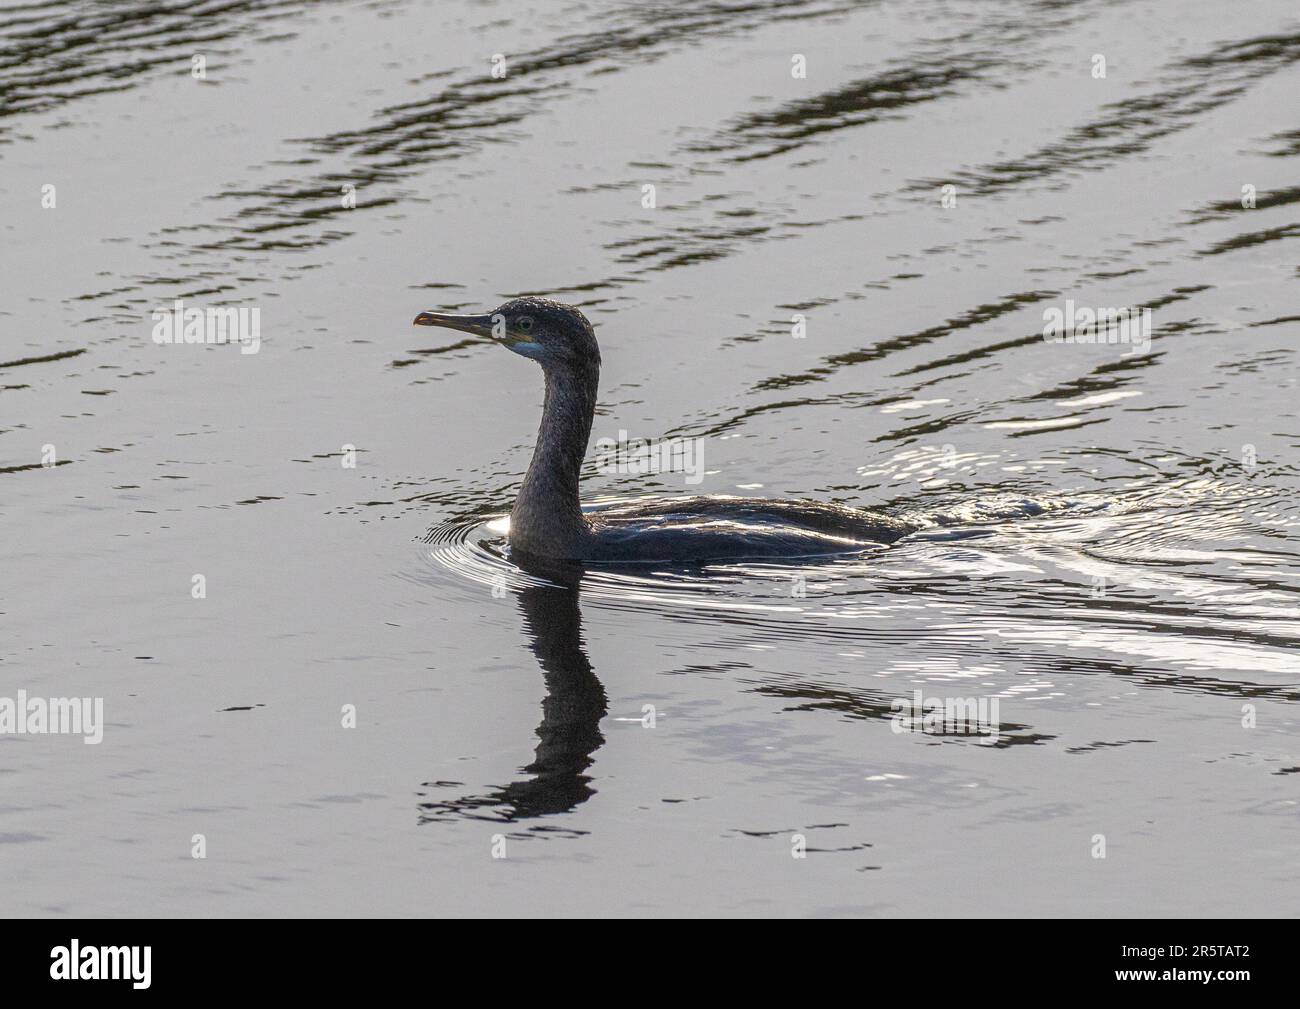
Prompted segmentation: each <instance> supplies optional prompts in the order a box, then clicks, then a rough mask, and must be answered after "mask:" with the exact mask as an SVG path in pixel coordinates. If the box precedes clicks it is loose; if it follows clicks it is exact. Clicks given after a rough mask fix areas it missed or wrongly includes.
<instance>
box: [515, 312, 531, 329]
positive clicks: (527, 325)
mask: <svg viewBox="0 0 1300 1009" xmlns="http://www.w3.org/2000/svg"><path fill="white" fill-rule="evenodd" d="M515 327H516V328H517V329H519V330H520V331H521V332H524V333H531V332H532V329H533V320H532V319H530V318H529V317H528V316H526V315H525V316H521V317H520V318H519V320H518V321H517V322H516V323H515Z"/></svg>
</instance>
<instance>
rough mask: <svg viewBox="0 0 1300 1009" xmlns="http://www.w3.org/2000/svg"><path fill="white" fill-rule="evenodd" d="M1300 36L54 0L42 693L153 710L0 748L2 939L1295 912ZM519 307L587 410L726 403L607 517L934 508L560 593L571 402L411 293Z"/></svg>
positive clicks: (33, 646)
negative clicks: (559, 346) (559, 417)
mask: <svg viewBox="0 0 1300 1009" xmlns="http://www.w3.org/2000/svg"><path fill="white" fill-rule="evenodd" d="M196 53H199V54H203V55H204V56H205V58H206V77H205V78H203V79H196V78H195V77H194V76H193V75H192V73H191V70H192V62H191V57H192V56H193V55H194V54H196ZM497 53H500V54H504V55H505V56H506V59H507V67H508V73H507V76H506V77H505V78H504V79H494V78H493V77H492V76H491V67H492V56H493V54H497ZM794 54H803V55H804V56H805V57H806V60H807V76H806V78H804V79H796V78H794V77H792V76H791V65H792V63H791V58H792V56H793V55H794ZM1098 54H1100V55H1104V57H1105V60H1106V75H1105V77H1104V78H1099V77H1094V76H1093V69H1094V65H1095V64H1094V56H1095V55H1098ZM1297 61H1300V22H1298V21H1297V19H1296V18H1295V16H1294V7H1293V5H1291V4H1285V3H1274V2H1266V3H1257V4H1252V5H1250V6H1249V8H1242V9H1241V10H1240V11H1233V12H1231V13H1230V16H1229V15H1228V14H1226V13H1225V11H1224V9H1223V5H1222V4H1219V3H1211V2H1205V3H1174V2H1172V0H1161V2H1148V3H1098V2H1083V3H1051V2H1038V3H1033V2H1024V0H1020V2H1015V3H1011V2H1007V3H999V2H990V3H982V4H971V3H960V2H941V3H936V2H922V3H841V2H809V3H799V2H787V3H764V2H757V3H754V2H746V3H705V4H699V3H677V4H660V5H643V4H634V3H599V2H597V3H555V4H541V3H539V4H534V5H531V6H527V7H524V6H520V5H516V4H506V3H464V2H462V3H450V2H438V3H433V2H415V0H411V2H403V0H393V2H381V3H373V2H372V3H355V2H333V3H308V4H304V3H291V2H262V3H259V2H242V3H241V2H230V3H220V2H207V3H177V2H171V3H163V2H158V3H147V2H138V3H127V2H98V3H22V4H13V3H7V4H6V5H5V6H4V7H3V8H2V9H0V201H2V202H0V207H2V209H3V224H0V228H3V243H4V250H5V256H4V292H5V297H4V300H3V304H0V523H2V525H0V528H2V529H3V548H4V549H3V557H2V559H0V571H2V572H3V575H2V576H0V696H4V697H13V696H14V695H15V693H16V692H17V691H18V690H20V689H21V690H25V691H27V693H28V694H30V695H37V696H46V697H54V696H97V697H102V698H103V699H104V711H105V719H106V722H107V725H106V727H105V729H104V740H103V742H102V743H101V744H100V745H98V746H85V745H82V743H81V742H80V741H79V740H78V739H76V738H75V737H72V738H70V737H67V736H38V735H7V736H0V744H2V745H0V864H3V866H4V869H5V874H6V879H7V880H8V885H6V887H5V888H4V896H3V897H2V898H0V912H3V913H5V914H9V915H32V914H41V915H44V914H112V913H135V914H163V915H188V914H204V915H237V914H253V915H269V914H316V913H332V914H401V915H415V914H435V915H436V914H509V915H534V914H604V915H641V914H645V915H667V914H684V915H697V914H720V915H753V914H771V915H800V916H803V915H858V914H865V915H911V914H922V915H944V914H962V915H966V914H994V915H1004V914H1030V915H1044V914H1052V915H1061V914H1069V915H1105V916H1121V915H1138V914H1157V915H1165V914H1169V915H1185V914H1214V915H1245V916H1254V915H1281V914H1290V913H1294V910H1295V907H1296V900H1297V898H1298V897H1300V885H1298V877H1300V870H1298V869H1297V868H1296V865H1297V862H1296V858H1295V854H1296V850H1297V848H1296V845H1297V840H1296V838H1297V836H1298V835H1297V826H1300V791H1298V788H1300V747H1298V746H1297V743H1296V730H1297V702H1298V701H1300V660H1298V659H1297V646H1298V645H1300V550H1298V549H1297V543H1296V530H1297V528H1298V527H1300V507H1298V506H1297V498H1296V493H1297V490H1298V489H1300V468H1298V466H1297V449H1300V419H1298V417H1297V403H1300V397H1298V395H1297V387H1296V377H1297V368H1296V365H1297V360H1296V351H1297V346H1300V308H1298V305H1297V297H1296V291H1297V285H1296V279H1297V272H1298V270H1297V265H1296V264H1297V260H1296V246H1295V245H1294V242H1295V239H1296V237H1297V236H1298V235H1300V223H1297V218H1296V205H1297V203H1298V202H1300V184H1298V180H1297V177H1296V163H1297V161H1296V158H1297V154H1300V121H1297V118H1296V102H1295V97H1296V94H1297V84H1298V83H1300V73H1297ZM47 184H50V185H54V186H56V191H57V203H56V206H55V207H53V208H45V207H43V206H42V187H43V186H46V185H47ZM646 185H653V186H655V187H656V206H655V207H654V208H647V207H644V206H643V205H642V196H643V189H642V187H643V186H646ZM945 185H952V186H954V187H955V190H954V191H952V192H953V193H954V195H955V198H956V203H955V206H948V207H945V206H944V205H943V202H942V200H941V194H942V189H941V187H943V186H945ZM345 186H352V187H355V194H356V206H355V208H349V207H346V206H344V200H343V199H342V196H341V194H342V192H343V187H345ZM1244 186H1253V187H1255V192H1256V199H1255V206H1254V207H1251V208H1246V207H1243V205H1242V202H1243V187H1244ZM520 293H545V294H549V295H551V296H554V297H557V298H560V299H562V300H567V301H571V302H574V303H576V304H579V305H581V306H582V307H583V309H584V311H586V312H587V314H588V315H589V317H590V318H591V319H592V320H593V322H595V324H596V326H597V329H598V332H599V335H600V339H601V343H602V351H603V357H604V378H603V382H602V395H601V405H600V408H599V412H598V416H597V418H596V425H595V432H594V436H595V437H596V438H602V437H609V438H617V437H618V434H619V432H620V431H627V432H628V435H629V437H633V438H674V437H676V438H693V439H700V441H699V442H698V443H696V444H698V445H699V446H701V451H702V452H703V459H704V464H705V465H704V469H705V471H706V472H705V475H704V477H703V480H702V482H701V483H699V484H697V485H687V484H686V483H685V481H684V479H683V475H682V474H680V473H662V474H658V475H646V474H634V473H605V472H601V471H600V470H599V469H598V468H597V467H596V466H595V465H594V464H591V465H590V466H589V471H588V474H587V477H586V480H585V483H584V496H585V497H586V498H588V499H590V500H592V501H597V500H600V499H609V498H628V497H635V496H638V495H642V494H651V493H653V494H674V493H683V492H690V493H700V492H703V493H730V494H741V495H747V494H759V495H766V496H773V497H807V498H815V499H820V500H835V501H840V502H843V503H846V504H855V505H862V506H866V507H875V508H884V509H888V510H891V511H894V512H897V513H900V514H903V515H905V516H909V517H913V518H917V519H918V520H920V521H922V522H925V523H927V524H928V528H927V529H926V530H925V531H923V532H922V533H920V534H918V535H916V536H914V537H910V538H908V539H906V540H904V541H902V542H901V543H899V544H897V545H895V546H894V547H891V548H889V549H888V550H881V551H876V552H872V553H869V554H866V555H861V556H856V557H851V558H844V559H841V560H838V561H834V562H825V563H816V564H811V563H810V564H803V565H789V566H784V567H782V566H772V565H767V566H763V565H730V566H723V567H718V568H715V569H710V570H706V571H690V570H655V569H653V568H650V569H646V570H638V571H631V572H628V571H624V572H617V571H599V572H592V573H589V574H588V575H587V576H586V577H585V578H583V579H581V580H580V581H579V582H577V583H576V584H572V583H571V584H569V585H568V586H567V587H565V586H561V587H555V586H553V585H551V584H549V583H548V579H547V578H546V577H545V573H543V574H542V575H541V576H539V574H538V573H537V572H529V571H523V570H521V569H519V568H518V566H516V565H515V564H513V563H511V561H510V560H509V558H508V557H506V556H503V555H502V553H501V551H500V549H499V538H500V530H499V528H494V527H492V526H491V525H490V523H491V522H492V520H493V519H494V518H495V517H497V516H499V515H501V514H502V513H504V512H505V511H507V510H508V508H509V505H510V502H511V500H512V498H513V494H514V492H515V490H516V489H517V487H518V484H519V480H520V477H521V474H522V472H523V470H524V468H525V466H526V465H527V461H528V458H529V453H530V451H531V446H532V437H533V433H534V430H535V425H536V415H537V412H538V408H539V404H540V397H541V389H540V383H539V381H538V376H537V374H536V372H535V370H534V369H533V368H532V366H531V365H530V364H529V363H528V362H525V361H522V360H520V359H518V358H513V357H510V356H509V355H506V354H504V353H502V352H501V351H500V350H499V349H497V348H494V347H491V346H485V345H483V344H481V343H478V342H474V341H471V340H460V339H458V338H456V336H455V334H449V333H443V332H440V331H436V330H416V329H412V328H411V327H410V320H411V317H412V316H413V315H414V314H415V313H416V312H417V311H419V310H421V309H441V310H455V309H457V308H460V307H465V308H466V310H470V309H476V310H477V309H485V308H490V307H492V306H493V305H495V304H496V303H497V302H499V301H501V300H503V299H504V298H505V297H507V296H511V295H516V294H520ZM177 298H181V299H185V300H186V302H187V303H188V304H194V305H199V306H212V305H222V304H226V305H232V306H246V307H247V306H252V307H257V308H259V309H260V311H261V341H262V342H261V348H260V351H259V352H258V353H256V354H242V353H240V350H239V349H238V348H234V347H231V346H220V345H214V346H201V345H159V344H156V343H154V342H153V340H152V339H151V328H152V325H153V323H152V320H151V317H150V313H151V312H152V311H153V310H154V309H155V308H158V307H160V306H168V305H170V304H171V303H172V301H173V300H174V299H177ZM1067 299H1070V300H1073V301H1074V302H1075V303H1076V304H1078V305H1085V306H1131V307H1134V308H1142V307H1146V308H1150V309H1151V313H1152V329H1151V339H1150V343H1149V346H1146V347H1143V348H1141V349H1140V350H1136V351H1135V349H1134V347H1133V346H1131V345H1127V346H1126V345H1116V344H1100V345H1098V344H1059V343H1049V342H1046V341H1044V339H1043V336H1042V331H1043V326H1044V310H1045V309H1051V308H1053V307H1057V306H1063V305H1064V304H1065V302H1066V300H1067ZM795 315H802V316H804V317H805V320H806V334H807V335H806V337H805V338H803V339H796V338H794V337H793V336H792V334H791V326H792V317H793V316H795ZM45 446H53V448H54V459H53V460H51V459H50V458H49V454H48V452H46V449H45ZM346 446H355V447H356V460H357V462H356V466H355V467H354V468H349V467H347V466H345V465H344V462H346V461H347V456H346V454H345V453H346V449H345V447H346ZM43 453H44V454H43ZM43 461H44V462H50V461H54V462H57V463H58V464H57V465H42V463H43ZM195 574H202V575H203V576H204V578H205V579H206V598H201V599H195V598H193V597H192V594H191V587H192V579H193V577H194V575H195ZM916 690H921V691H922V692H923V694H924V695H925V696H927V697H929V696H936V697H939V698H950V697H952V698H972V699H975V698H978V699H983V700H985V701H991V700H994V699H996V700H997V701H998V703H999V707H1000V712H1001V715H1000V721H1001V731H1000V734H999V736H998V738H997V741H996V743H994V744H993V745H990V744H989V740H988V738H987V737H980V736H979V735H969V734H959V733H942V732H941V733H933V732H931V733H897V732H895V731H893V728H894V726H893V725H892V723H891V715H892V710H891V704H892V703H893V702H894V701H895V700H897V699H902V698H910V697H911V696H912V695H913V691H916ZM346 705H354V706H355V709H356V721H357V725H356V727H355V728H343V727H342V726H341V721H342V715H341V711H342V710H343V708H344V706H346ZM647 712H652V713H653V721H654V725H653V728H651V727H648V722H649V715H648V714H647ZM1243 723H1245V724H1243ZM196 834H202V835H204V838H205V840H206V846H207V857H206V858H205V859H202V860H199V859H194V858H192V857H191V847H192V843H193V836H194V835H196ZM1098 835H1101V836H1103V837H1104V844H1105V857H1104V858H1099V857H1094V856H1095V855H1096V854H1097V853H1098V843H1099V842H1098V840H1097V838H1098ZM799 838H802V839H803V843H804V844H805V845H806V856H807V857H805V858H795V857H792V852H795V850H796V849H797V848H798V846H799ZM494 850H495V853H496V854H501V853H502V851H503V850H504V854H505V857H504V858H494V857H493V855H494Z"/></svg>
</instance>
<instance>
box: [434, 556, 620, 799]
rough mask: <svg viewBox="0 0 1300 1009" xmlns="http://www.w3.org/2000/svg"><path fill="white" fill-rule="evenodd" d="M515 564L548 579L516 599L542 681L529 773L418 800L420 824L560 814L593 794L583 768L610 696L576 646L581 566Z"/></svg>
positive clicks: (597, 737) (579, 632)
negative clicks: (468, 791) (491, 786)
mask: <svg viewBox="0 0 1300 1009" xmlns="http://www.w3.org/2000/svg"><path fill="white" fill-rule="evenodd" d="M514 560H515V561H516V562H518V561H519V560H520V558H518V557H516V558H514ZM520 566H521V567H523V568H524V570H526V571H528V572H529V573H530V574H535V575H540V576H542V577H544V578H546V579H547V580H548V581H549V582H551V583H552V584H547V585H529V586H528V587H526V588H524V589H523V590H521V591H520V592H519V597H518V601H519V609H520V612H521V613H522V614H523V625H524V632H525V634H526V635H527V636H528V639H529V648H530V650H531V651H532V653H533V655H534V656H535V657H536V659H537V664H538V665H539V666H541V669H542V678H543V680H544V681H545V684H546V697H545V699H544V700H543V701H542V723H541V724H540V725H539V726H538V727H537V738H538V743H537V748H536V750H535V752H534V758H533V761H532V763H530V764H528V765H527V766H526V767H524V768H523V769H522V771H523V773H524V774H526V775H528V777H527V778H523V779H521V780H519V781H515V782H512V783H511V784H509V785H505V786H504V787H502V788H499V789H496V790H495V791H491V792H488V793H486V794H483V795H474V796H465V797H463V798H459V799H453V800H450V801H443V802H422V803H421V804H420V809H421V816H420V820H421V822H427V821H430V820H438V819H444V818H446V817H447V816H449V815H453V816H454V815H459V816H468V817H474V818H478V819H489V820H500V821H504V822H513V821H517V820H526V819H530V818H532V817H538V816H550V815H553V814H556V813H566V812H568V811H569V810H571V809H573V808H574V807H575V806H577V805H579V804H580V803H583V802H586V801H587V799H588V798H590V797H591V796H592V795H593V794H594V793H595V789H594V788H592V786H591V778H590V776H589V775H588V774H587V773H586V771H587V769H588V768H589V767H590V766H591V764H592V760H593V757H592V754H593V753H595V751H596V750H598V749H599V748H600V746H601V744H602V743H604V741H605V737H604V736H603V735H602V734H601V731H600V720H601V719H602V718H603V717H604V716H605V713H606V711H607V710H608V699H607V698H606V696H605V688H604V687H603V686H602V685H601V682H600V680H598V679H597V678H596V674H595V672H593V671H592V668H591V662H590V661H589V660H588V659H587V654H586V652H585V651H584V650H583V646H582V610H581V608H580V606H579V601H578V595H579V585H580V582H581V577H582V572H581V570H580V569H575V568H571V567H563V568H561V567H557V566H554V565H549V564H548V565H545V566H539V564H537V563H531V564H530V563H522V564H521V565H520ZM436 784H438V783H429V787H432V786H434V785H436Z"/></svg>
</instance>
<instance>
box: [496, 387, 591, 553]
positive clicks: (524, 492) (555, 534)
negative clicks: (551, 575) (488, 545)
mask: <svg viewBox="0 0 1300 1009" xmlns="http://www.w3.org/2000/svg"><path fill="white" fill-rule="evenodd" d="M545 375H546V399H545V401H544V403H543V405H542V423H541V426H540V427H539V428H538V431H537V447H536V448H535V449H534V450H533V461H532V463H531V464H530V465H529V467H528V472H527V474H525V476H524V482H523V486H522V487H520V488H519V497H518V498H516V499H515V505H514V508H513V509H511V511H510V542H511V544H512V545H513V546H515V547H518V548H520V549H523V550H526V551H528V552H529V553H534V554H539V555H542V556H552V557H576V556H578V549H579V547H580V545H581V543H582V541H583V540H584V539H585V538H586V537H587V536H588V535H589V533H590V528H589V526H588V525H587V522H586V520H585V519H584V518H583V517H582V507H581V505H580V504H579V503H578V478H579V476H580V474H581V472H582V460H583V457H584V456H585V455H586V454H587V439H588V438H590V437H591V422H592V418H593V417H594V416H595V413H596V391H597V388H598V386H599V384H600V369H599V367H591V368H587V369H584V370H582V371H575V370H572V369H569V368H547V369H546V370H545Z"/></svg>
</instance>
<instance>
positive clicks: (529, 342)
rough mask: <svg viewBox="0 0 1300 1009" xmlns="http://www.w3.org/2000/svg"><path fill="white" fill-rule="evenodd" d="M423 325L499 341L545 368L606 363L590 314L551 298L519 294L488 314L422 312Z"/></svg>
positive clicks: (580, 367) (419, 320) (417, 320)
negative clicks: (601, 354)
mask: <svg viewBox="0 0 1300 1009" xmlns="http://www.w3.org/2000/svg"><path fill="white" fill-rule="evenodd" d="M415 325H417V326H441V327H442V328H444V329H455V330H458V331H459V332H462V333H473V334H475V335H477V336H485V337H488V338H490V339H492V340H495V341H497V342H498V343H500V344H502V345H503V346H505V347H506V348H507V349H509V350H513V351H514V352H515V353H516V354H521V355H523V356H524V357H531V358H532V359H533V360H534V361H537V362H538V363H539V364H541V366H542V367H543V368H548V369H549V368H563V369H572V370H575V371H587V370H590V369H592V368H597V369H599V367H600V347H599V345H598V344H597V343H596V332H595V330H593V329H592V327H591V323H590V322H588V321H587V317H586V316H585V315H583V314H582V313H581V312H579V311H578V310H577V309H576V308H574V307H573V306H572V305H562V304H560V303H559V302H558V301H548V300H547V299H545V298H514V299H513V300H511V301H507V302H506V303H505V304H504V305H502V306H501V307H500V308H497V309H495V310H494V311H491V312H488V313H486V314H484V315H444V314H442V313H440V312H421V313H420V314H419V315H417V316H416V317H415Z"/></svg>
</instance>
